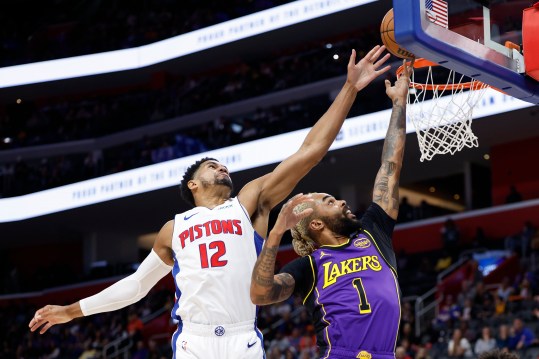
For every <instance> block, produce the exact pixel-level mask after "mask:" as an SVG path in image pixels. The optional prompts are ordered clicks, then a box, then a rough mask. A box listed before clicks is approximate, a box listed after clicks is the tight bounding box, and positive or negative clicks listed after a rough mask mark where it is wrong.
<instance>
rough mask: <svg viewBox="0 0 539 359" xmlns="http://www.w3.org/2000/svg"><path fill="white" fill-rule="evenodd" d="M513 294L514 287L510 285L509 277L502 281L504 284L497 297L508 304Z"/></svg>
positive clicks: (501, 285) (499, 288) (500, 287)
mask: <svg viewBox="0 0 539 359" xmlns="http://www.w3.org/2000/svg"><path fill="white" fill-rule="evenodd" d="M512 293H513V287H511V286H510V285H509V277H507V276H505V277H503V279H502V283H501V284H500V286H499V287H498V289H497V290H496V295H497V296H498V297H499V298H501V299H502V300H503V301H504V302H507V300H508V299H509V296H510V295H511V294H512Z"/></svg>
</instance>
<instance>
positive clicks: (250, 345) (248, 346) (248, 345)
mask: <svg viewBox="0 0 539 359" xmlns="http://www.w3.org/2000/svg"><path fill="white" fill-rule="evenodd" d="M256 343H257V341H256V340H255V342H254V343H252V344H251V343H247V348H250V347H252V346H253V345H255V344H256Z"/></svg>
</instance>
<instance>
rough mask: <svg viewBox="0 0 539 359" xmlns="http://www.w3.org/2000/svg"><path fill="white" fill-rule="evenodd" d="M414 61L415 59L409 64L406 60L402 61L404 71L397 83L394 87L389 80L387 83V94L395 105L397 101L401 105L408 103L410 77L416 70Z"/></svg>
mask: <svg viewBox="0 0 539 359" xmlns="http://www.w3.org/2000/svg"><path fill="white" fill-rule="evenodd" d="M414 61H415V59H412V61H411V62H410V63H407V62H406V60H403V61H402V66H403V69H404V70H403V71H402V74H401V75H400V76H399V78H398V79H397V81H395V85H394V86H391V82H390V81H389V80H386V81H385V84H386V94H387V96H388V97H389V98H390V99H391V102H393V103H395V101H398V103H400V104H405V103H406V97H407V96H408V90H409V86H410V76H412V71H413V68H414Z"/></svg>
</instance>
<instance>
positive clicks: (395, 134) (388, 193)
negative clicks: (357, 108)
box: [373, 101, 406, 210]
mask: <svg viewBox="0 0 539 359" xmlns="http://www.w3.org/2000/svg"><path fill="white" fill-rule="evenodd" d="M405 114H406V111H405V107H404V106H402V105H398V103H397V101H394V103H393V111H392V112H391V119H390V121H389V127H388V129H387V134H386V139H385V141H384V149H383V151H382V166H381V168H380V171H379V172H378V175H377V176H376V182H375V184H374V193H373V200H374V201H375V202H377V203H379V204H380V205H381V206H382V207H383V208H385V209H392V210H393V209H394V210H398V208H399V178H398V176H399V173H400V166H401V164H402V158H403V155H404V143H405V140H406V116H405ZM390 181H391V182H392V186H391V189H390V186H389V182H390Z"/></svg>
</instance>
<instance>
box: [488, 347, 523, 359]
mask: <svg viewBox="0 0 539 359" xmlns="http://www.w3.org/2000/svg"><path fill="white" fill-rule="evenodd" d="M479 359H519V357H518V355H516V354H513V353H505V352H502V351H500V350H498V349H495V350H492V351H489V352H484V353H483V354H481V355H480V356H479Z"/></svg>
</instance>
